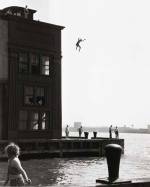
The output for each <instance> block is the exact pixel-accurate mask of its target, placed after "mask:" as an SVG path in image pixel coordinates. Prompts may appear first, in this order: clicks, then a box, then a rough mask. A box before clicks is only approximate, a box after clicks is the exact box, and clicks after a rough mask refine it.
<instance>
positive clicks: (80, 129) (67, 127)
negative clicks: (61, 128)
mask: <svg viewBox="0 0 150 187" xmlns="http://www.w3.org/2000/svg"><path fill="white" fill-rule="evenodd" d="M78 132H79V138H80V137H81V135H82V133H83V128H82V126H80V127H79V128H78ZM112 132H114V133H115V138H117V139H118V138H119V130H118V127H117V126H116V127H115V128H113V126H112V125H110V127H109V138H110V139H111V138H112ZM65 134H66V138H68V137H69V125H67V126H66V128H65Z"/></svg>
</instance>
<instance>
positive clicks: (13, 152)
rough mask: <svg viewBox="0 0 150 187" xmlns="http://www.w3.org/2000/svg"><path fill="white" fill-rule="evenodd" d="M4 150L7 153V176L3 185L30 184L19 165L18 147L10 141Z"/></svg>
mask: <svg viewBox="0 0 150 187" xmlns="http://www.w3.org/2000/svg"><path fill="white" fill-rule="evenodd" d="M5 152H6V154H7V155H8V171H7V178H6V180H5V183H4V186H6V185H7V186H8V182H9V186H24V185H25V184H28V185H29V184H31V180H30V179H29V178H28V176H27V174H26V171H25V170H24V169H23V167H22V166H21V162H20V160H19V158H18V156H19V155H20V148H19V146H18V145H16V144H14V143H10V144H9V145H7V146H6V148H5Z"/></svg>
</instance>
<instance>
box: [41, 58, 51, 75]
mask: <svg viewBox="0 0 150 187" xmlns="http://www.w3.org/2000/svg"><path fill="white" fill-rule="evenodd" d="M49 65H50V58H49V56H42V57H41V74H42V75H47V76H48V75H49Z"/></svg>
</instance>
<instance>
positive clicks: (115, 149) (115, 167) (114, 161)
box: [96, 144, 131, 185]
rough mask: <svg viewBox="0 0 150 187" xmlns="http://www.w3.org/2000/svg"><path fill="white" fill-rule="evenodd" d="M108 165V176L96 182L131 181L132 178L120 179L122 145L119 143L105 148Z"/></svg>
mask: <svg viewBox="0 0 150 187" xmlns="http://www.w3.org/2000/svg"><path fill="white" fill-rule="evenodd" d="M104 151H105V156H106V159H107V165H108V177H107V178H99V179H96V182H98V183H102V184H109V185H110V184H112V185H113V184H120V185H121V184H122V183H131V180H123V179H119V166H120V157H121V153H122V147H121V146H120V145H118V144H108V145H106V146H105V148H104Z"/></svg>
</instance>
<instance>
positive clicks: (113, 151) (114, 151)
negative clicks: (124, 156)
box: [105, 144, 122, 183]
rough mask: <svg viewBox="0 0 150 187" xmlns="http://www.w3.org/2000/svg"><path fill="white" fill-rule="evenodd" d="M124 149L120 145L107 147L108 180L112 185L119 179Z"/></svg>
mask: <svg viewBox="0 0 150 187" xmlns="http://www.w3.org/2000/svg"><path fill="white" fill-rule="evenodd" d="M121 152H122V147H121V146H120V145H118V144H108V145H106V146H105V155H106V159H107V164H108V180H109V182H110V183H112V182H113V181H115V180H116V179H118V178H119V165H120V157H121Z"/></svg>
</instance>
